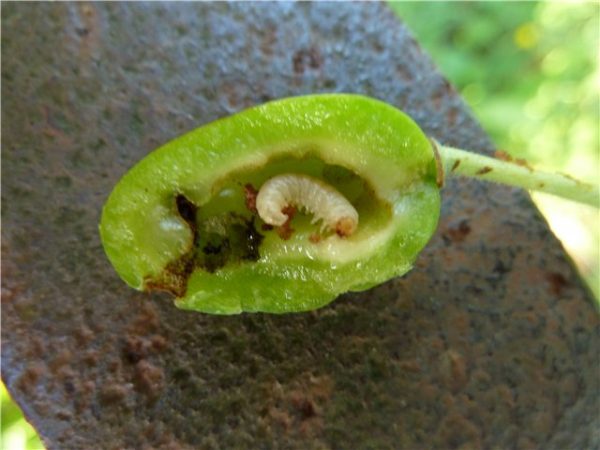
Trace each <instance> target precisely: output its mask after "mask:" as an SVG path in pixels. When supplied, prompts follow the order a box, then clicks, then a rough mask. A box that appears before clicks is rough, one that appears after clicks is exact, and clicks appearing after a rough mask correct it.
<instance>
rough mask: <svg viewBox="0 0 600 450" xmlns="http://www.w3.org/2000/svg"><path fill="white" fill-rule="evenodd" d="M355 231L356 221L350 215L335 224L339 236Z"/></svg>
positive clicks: (348, 234)
mask: <svg viewBox="0 0 600 450" xmlns="http://www.w3.org/2000/svg"><path fill="white" fill-rule="evenodd" d="M353 231H354V221H353V220H352V219H351V218H350V217H343V218H341V219H340V220H338V222H337V223H336V224H335V232H336V234H337V235H338V236H339V237H346V236H350V235H351V234H352V232H353Z"/></svg>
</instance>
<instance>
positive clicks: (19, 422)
mask: <svg viewBox="0 0 600 450" xmlns="http://www.w3.org/2000/svg"><path fill="white" fill-rule="evenodd" d="M0 401H1V410H0V414H1V415H2V423H1V426H2V433H1V434H0V449H2V450H43V449H44V444H42V442H41V441H40V438H39V437H38V436H37V434H36V433H35V431H34V429H33V427H32V426H31V425H29V424H28V423H27V422H26V421H25V419H24V418H23V414H22V413H21V410H20V409H19V407H18V406H17V405H16V404H15V403H14V402H13V401H12V399H11V398H10V395H9V394H8V391H7V390H6V388H5V387H4V383H0Z"/></svg>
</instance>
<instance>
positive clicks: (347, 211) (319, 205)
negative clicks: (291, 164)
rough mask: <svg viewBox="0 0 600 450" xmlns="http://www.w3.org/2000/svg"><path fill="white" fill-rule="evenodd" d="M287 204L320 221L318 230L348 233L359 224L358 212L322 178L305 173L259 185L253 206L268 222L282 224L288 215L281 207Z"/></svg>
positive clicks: (278, 177)
mask: <svg viewBox="0 0 600 450" xmlns="http://www.w3.org/2000/svg"><path fill="white" fill-rule="evenodd" d="M288 206H296V207H297V208H298V209H300V210H305V211H306V212H309V213H311V214H312V215H313V219H312V221H311V223H316V222H318V221H319V220H322V221H323V222H322V224H321V231H323V230H324V229H325V228H327V229H329V230H331V231H334V232H336V233H337V235H338V236H340V237H346V236H350V235H351V234H352V233H354V231H356V227H357V226H358V212H356V209H355V208H354V206H352V204H351V203H350V202H349V201H348V200H347V199H346V197H344V196H343V195H342V194H341V193H340V192H338V191H337V190H336V189H335V188H334V187H332V186H330V185H329V184H327V183H325V182H324V181H322V180H319V179H318V178H314V177H311V176H308V175H304V174H294V173H287V174H282V175H277V176H275V177H273V178H271V179H269V180H267V181H266V182H265V183H264V184H263V185H262V187H261V188H260V190H259V192H258V196H257V197H256V209H257V210H258V215H259V216H260V218H261V219H262V220H264V221H265V222H266V223H268V224H269V225H275V226H282V225H284V224H285V223H286V222H287V221H288V220H289V217H288V215H287V214H285V213H284V212H283V210H284V209H285V208H286V207H288Z"/></svg>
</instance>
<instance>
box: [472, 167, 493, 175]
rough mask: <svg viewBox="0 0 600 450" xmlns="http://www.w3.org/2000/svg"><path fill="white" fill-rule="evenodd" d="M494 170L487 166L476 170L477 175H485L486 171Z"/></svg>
mask: <svg viewBox="0 0 600 450" xmlns="http://www.w3.org/2000/svg"><path fill="white" fill-rule="evenodd" d="M491 171H492V168H491V167H488V166H485V167H482V168H481V169H479V170H478V171H477V172H475V175H485V174H486V173H490V172H491Z"/></svg>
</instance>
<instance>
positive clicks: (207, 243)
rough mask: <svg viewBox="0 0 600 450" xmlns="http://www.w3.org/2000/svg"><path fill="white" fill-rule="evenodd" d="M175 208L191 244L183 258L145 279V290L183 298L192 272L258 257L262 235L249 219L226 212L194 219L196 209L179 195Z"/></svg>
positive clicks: (213, 268)
mask: <svg viewBox="0 0 600 450" xmlns="http://www.w3.org/2000/svg"><path fill="white" fill-rule="evenodd" d="M175 206H176V210H177V213H178V214H179V216H180V217H181V218H182V219H183V220H184V221H185V222H186V223H187V224H188V226H189V227H190V230H191V232H192V241H191V245H190V247H189V248H188V250H187V251H186V252H185V253H184V254H183V255H181V256H180V257H179V258H177V259H175V260H173V261H171V262H169V263H168V264H167V265H166V267H165V268H164V269H163V270H162V272H161V273H160V274H159V275H157V276H150V277H146V279H145V280H144V281H145V283H144V286H145V289H146V290H148V291H151V290H159V291H167V292H170V293H172V294H173V295H175V296H176V297H183V296H184V295H185V293H186V290H187V284H188V279H189V277H190V276H191V274H192V273H193V272H194V271H195V270H197V269H200V270H205V271H207V272H209V273H213V272H215V271H217V270H219V269H221V268H222V267H224V266H225V265H227V264H234V263H240V262H244V261H256V260H258V259H259V258H260V253H259V247H260V244H261V242H262V240H263V235H261V234H260V233H259V232H258V231H257V230H256V227H255V226H254V220H253V219H246V218H244V217H243V216H241V215H239V214H235V213H227V214H223V215H221V216H218V217H216V218H211V220H204V221H202V220H198V214H197V213H198V210H199V208H198V206H197V205H195V204H194V203H193V202H192V201H191V200H189V199H188V198H187V197H186V196H184V195H183V194H177V195H176V196H175Z"/></svg>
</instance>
